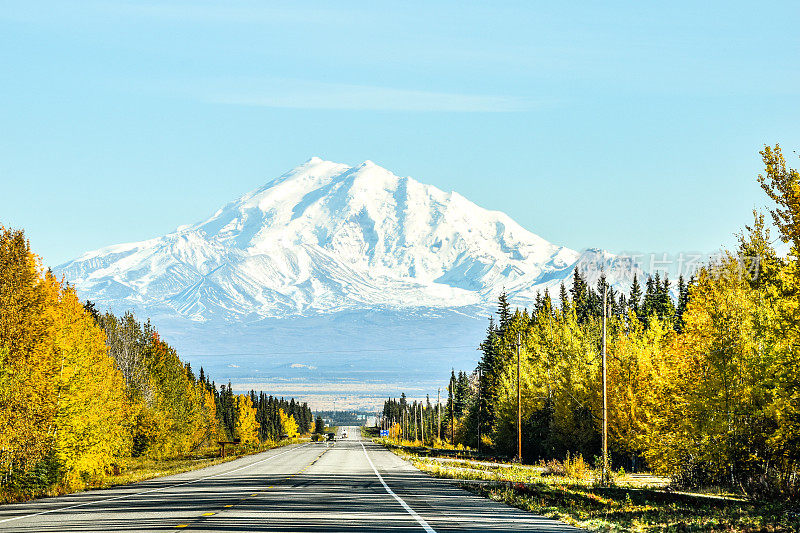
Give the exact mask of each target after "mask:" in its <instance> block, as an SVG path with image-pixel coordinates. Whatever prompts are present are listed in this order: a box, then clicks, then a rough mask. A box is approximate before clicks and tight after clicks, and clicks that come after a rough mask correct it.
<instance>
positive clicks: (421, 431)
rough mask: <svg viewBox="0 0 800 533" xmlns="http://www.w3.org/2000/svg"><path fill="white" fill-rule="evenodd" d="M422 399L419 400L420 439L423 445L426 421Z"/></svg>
mask: <svg viewBox="0 0 800 533" xmlns="http://www.w3.org/2000/svg"><path fill="white" fill-rule="evenodd" d="M422 414H423V411H422V400H420V402H419V440H421V441H422V445H423V446H425V423H424V422H423V420H422Z"/></svg>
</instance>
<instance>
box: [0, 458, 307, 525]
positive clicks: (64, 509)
mask: <svg viewBox="0 0 800 533" xmlns="http://www.w3.org/2000/svg"><path fill="white" fill-rule="evenodd" d="M308 445H309V444H308V443H307V444H303V445H302V446H298V447H297V448H292V449H291V450H286V451H285V452H281V453H278V454H275V455H271V456H269V457H267V458H266V459H261V460H260V461H256V462H254V463H250V464H249V465H244V466H241V467H239V468H234V469H233V470H228V471H227V472H220V473H219V474H214V475H213V476H206V477H201V478H197V479H192V480H190V481H185V482H183V483H176V484H175V485H169V486H168V487H159V488H157V489H150V490H143V491H142V492H134V493H133V494H123V495H122V496H115V497H114V498H106V499H104V500H95V501H91V502H83V503H77V504H75V505H68V506H67V507H59V508H57V509H48V510H46V511H39V512H38V513H32V514H27V515H22V516H14V517H11V518H6V519H3V520H0V524H2V523H4V522H12V521H14V520H22V519H23V518H33V517H34V516H39V515H43V514H48V513H57V512H58V511H66V510H68V509H76V508H78V507H86V506H87V505H94V504H96V503H105V502H113V501H114V500H122V499H124V498H132V497H134V496H141V495H142V494H149V493H151V492H158V491H161V490H167V489H172V488H175V487H182V486H184V485H190V484H192V483H197V482H198V481H205V480H206V479H211V478H215V477H219V476H224V475H227V474H233V473H234V472H238V471H239V470H244V469H245V468H250V467H251V466H255V465H257V464H260V463H263V462H266V461H271V460H272V459H275V458H276V457H280V456H281V455H284V454H287V453H289V452H293V451H294V450H298V449H300V448H305V447H306V446H308ZM222 464H224V463H222ZM206 468H208V467H206ZM153 479H157V478H153Z"/></svg>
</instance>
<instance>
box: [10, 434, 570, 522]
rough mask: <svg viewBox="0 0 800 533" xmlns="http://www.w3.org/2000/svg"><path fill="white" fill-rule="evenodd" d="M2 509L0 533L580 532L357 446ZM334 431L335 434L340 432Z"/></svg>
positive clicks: (319, 446)
mask: <svg viewBox="0 0 800 533" xmlns="http://www.w3.org/2000/svg"><path fill="white" fill-rule="evenodd" d="M342 429H345V430H347V434H348V438H347V439H340V440H338V441H337V442H336V443H335V444H334V445H329V444H328V443H324V442H320V443H307V444H296V445H292V446H287V447H283V448H276V449H273V450H269V451H266V452H263V453H260V454H256V455H251V456H247V457H242V458H240V459H237V460H235V461H231V462H228V463H224V464H220V465H215V466H210V467H207V468H204V469H201V470H195V471H193V472H185V473H183V474H178V475H174V476H169V477H163V478H158V479H152V480H149V481H144V482H141V483H135V484H132V485H125V486H119V487H114V488H111V489H105V490H97V491H87V492H82V493H77V494H71V495H67V496H61V497H57V498H46V499H41V500H35V501H31V502H26V503H21V504H6V505H2V506H0V531H20V532H37V533H38V532H61V531H80V532H108V531H123V532H128V531H147V532H154V531H176V530H185V531H205V532H228V533H229V532H233V531H252V532H267V531H270V532H300V531H317V532H318V531H332V532H339V531H341V532H345V531H346V532H348V533H353V532H359V531H365V532H366V531H395V532H396V531H408V532H411V531H426V532H428V533H431V532H444V531H448V532H452V531H459V532H460V531H493V532H506V531H508V532H510V531H540V532H547V533H550V532H559V533H561V532H564V533H568V532H577V531H582V530H579V529H576V528H573V527H571V526H568V525H566V524H563V523H561V522H558V521H555V520H551V519H548V518H544V517H541V516H537V515H534V514H531V513H527V512H524V511H521V510H518V509H515V508H512V507H509V506H507V505H505V504H502V503H498V502H494V501H491V500H488V499H486V498H482V497H480V496H476V495H474V494H471V493H470V492H467V491H465V490H463V489H460V488H458V487H456V486H455V485H454V484H453V483H452V482H447V481H444V480H438V479H434V478H431V477H428V476H427V475H425V474H422V473H421V472H419V471H417V470H416V469H415V468H414V467H413V466H411V465H410V464H409V463H407V462H406V461H403V460H402V459H400V458H399V457H397V456H395V455H394V454H393V453H391V452H389V451H388V450H386V449H385V448H383V447H381V446H379V445H376V444H374V443H372V442H370V441H364V440H361V438H360V436H359V435H360V431H359V428H357V427H349V428H342ZM342 429H340V431H342Z"/></svg>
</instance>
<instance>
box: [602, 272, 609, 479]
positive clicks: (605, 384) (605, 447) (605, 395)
mask: <svg viewBox="0 0 800 533" xmlns="http://www.w3.org/2000/svg"><path fill="white" fill-rule="evenodd" d="M606 287H607V283H606V282H605V279H603V483H606V482H607V480H608V380H607V374H606V366H607V365H606V315H607V314H608V303H607V301H606V298H607V297H606V293H607V292H608V289H607V288H606Z"/></svg>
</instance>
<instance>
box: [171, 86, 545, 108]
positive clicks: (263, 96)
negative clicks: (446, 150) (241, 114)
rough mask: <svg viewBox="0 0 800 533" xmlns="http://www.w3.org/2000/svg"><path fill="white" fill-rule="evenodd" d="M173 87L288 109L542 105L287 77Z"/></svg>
mask: <svg viewBox="0 0 800 533" xmlns="http://www.w3.org/2000/svg"><path fill="white" fill-rule="evenodd" d="M170 92H174V93H176V94H175V95H176V96H181V97H186V96H188V97H190V98H194V99H197V100H200V101H204V102H208V103H213V104H222V105H238V106H253V107H273V108H289V109H330V110H348V111H419V112H437V111H438V112H465V113H503V112H514V111H526V110H530V109H532V108H534V107H536V106H537V104H536V103H535V102H533V101H531V100H527V99H523V98H518V97H513V96H502V95H488V94H468V93H456V92H435V91H425V90H417V89H405V88H394V87H382V86H376V85H354V84H344V83H326V82H316V81H304V80H287V79H270V80H242V79H239V80H235V79H231V80H206V81H203V82H196V83H191V84H186V85H185V86H184V88H176V87H174V86H173V87H172V89H170ZM187 93H188V94H187Z"/></svg>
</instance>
